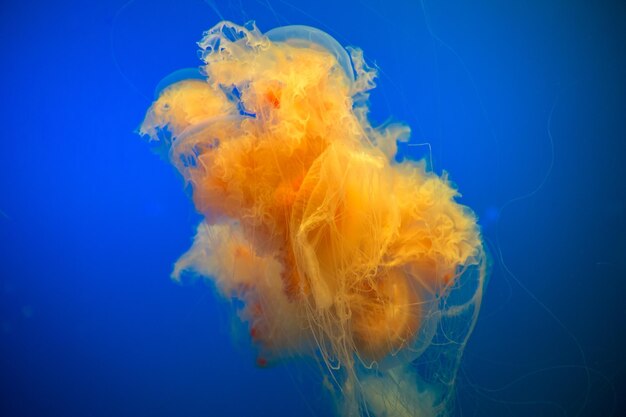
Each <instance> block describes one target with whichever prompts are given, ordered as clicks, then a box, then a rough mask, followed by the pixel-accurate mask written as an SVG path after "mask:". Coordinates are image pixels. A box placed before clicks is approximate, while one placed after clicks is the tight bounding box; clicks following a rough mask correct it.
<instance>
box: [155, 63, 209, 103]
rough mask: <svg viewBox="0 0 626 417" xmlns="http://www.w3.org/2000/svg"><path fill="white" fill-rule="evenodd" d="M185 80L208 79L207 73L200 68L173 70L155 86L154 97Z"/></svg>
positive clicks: (156, 97)
mask: <svg viewBox="0 0 626 417" xmlns="http://www.w3.org/2000/svg"><path fill="white" fill-rule="evenodd" d="M185 80H202V81H206V75H205V74H203V73H202V71H201V70H200V68H181V69H178V70H176V71H173V72H171V73H169V74H168V75H166V76H165V77H163V78H161V81H159V82H158V83H157V86H156V87H155V88H154V99H155V100H157V99H158V98H159V96H160V95H161V92H162V91H163V90H165V89H166V88H168V87H170V86H171V85H173V84H176V83H177V82H180V81H185Z"/></svg>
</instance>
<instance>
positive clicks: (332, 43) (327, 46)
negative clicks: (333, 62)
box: [265, 25, 354, 81]
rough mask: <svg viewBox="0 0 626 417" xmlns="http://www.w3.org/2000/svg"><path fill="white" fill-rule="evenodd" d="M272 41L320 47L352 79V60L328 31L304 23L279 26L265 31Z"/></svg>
mask: <svg viewBox="0 0 626 417" xmlns="http://www.w3.org/2000/svg"><path fill="white" fill-rule="evenodd" d="M265 36H267V38H268V39H269V40H270V41H272V42H285V43H288V44H289V45H293V46H296V47H299V48H322V49H324V50H326V51H328V52H330V53H332V54H333V55H334V56H335V58H336V59H337V62H338V63H339V65H341V68H343V70H344V71H345V73H346V75H347V76H348V78H349V79H350V80H351V81H354V69H353V68H352V60H351V59H350V55H349V54H348V52H347V51H346V49H345V48H344V47H343V46H341V44H340V43H339V42H337V40H336V39H335V38H333V37H332V36H330V35H329V34H328V33H326V32H323V31H321V30H319V29H317V28H314V27H311V26H304V25H290V26H280V27H277V28H274V29H271V30H269V31H267V32H265Z"/></svg>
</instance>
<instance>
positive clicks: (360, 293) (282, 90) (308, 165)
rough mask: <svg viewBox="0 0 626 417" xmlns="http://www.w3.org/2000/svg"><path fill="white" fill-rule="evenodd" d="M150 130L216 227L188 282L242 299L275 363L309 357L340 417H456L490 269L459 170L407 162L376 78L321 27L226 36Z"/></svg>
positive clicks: (176, 79)
mask: <svg viewBox="0 0 626 417" xmlns="http://www.w3.org/2000/svg"><path fill="white" fill-rule="evenodd" d="M198 44H199V46H200V57H201V59H202V61H203V65H202V66H201V67H200V69H199V70H195V69H192V70H182V71H179V72H177V73H175V74H173V75H172V76H170V77H167V78H166V79H165V80H164V81H163V82H161V83H160V85H159V87H158V88H157V97H156V99H155V101H154V103H153V104H152V105H151V107H150V108H149V110H148V112H147V114H146V116H145V119H144V121H143V123H142V125H141V127H140V133H141V134H142V135H145V136H147V137H149V139H150V140H151V141H153V142H154V143H156V144H158V145H159V147H160V149H162V150H163V151H164V152H165V154H166V156H167V158H168V159H169V161H171V163H172V164H173V165H174V166H175V167H176V169H177V170H178V171H179V172H180V174H181V175H182V177H183V178H184V180H185V182H186V184H187V186H188V187H189V188H190V190H191V196H192V199H193V203H194V205H195V208H196V209H197V211H198V212H199V213H201V214H202V216H203V220H202V222H201V223H200V225H199V226H198V228H197V233H196V235H195V238H194V241H193V244H192V246H191V248H190V249H189V250H188V251H187V252H186V253H185V254H184V255H182V256H181V257H180V259H179V260H178V261H177V262H176V263H175V265H174V269H173V272H172V277H173V278H174V279H176V280H180V279H181V277H183V276H185V275H186V274H192V275H195V276H201V277H204V278H206V279H207V280H210V281H211V282H212V283H214V285H215V287H216V288H217V292H218V293H219V295H220V296H222V297H224V298H226V299H229V300H238V302H237V303H236V305H237V306H238V311H237V315H238V317H239V318H240V319H241V321H242V322H243V323H244V325H245V326H247V329H248V331H249V334H250V341H251V342H252V343H253V344H254V346H256V348H257V350H258V354H259V357H258V359H257V363H258V364H259V365H260V366H267V365H268V364H272V363H277V362H280V361H281V360H284V359H286V358H293V357H309V358H313V359H314V360H316V361H318V363H319V364H320V367H319V368H320V373H321V374H323V375H320V378H321V380H323V381H326V382H327V384H326V385H327V387H328V390H329V392H330V393H331V397H332V398H333V399H334V409H335V410H336V412H337V414H338V415H341V416H364V415H368V416H378V417H383V416H398V417H403V416H445V415H449V414H450V413H451V410H452V407H453V403H454V384H455V379H456V374H457V369H458V366H459V362H460V359H461V355H462V352H463V349H464V347H465V345H466V343H467V340H468V337H469V335H470V334H471V332H472V329H473V327H474V324H475V322H476V319H477V315H478V312H479V308H480V303H481V299H482V293H483V289H484V286H485V281H486V277H487V275H488V274H487V272H488V271H487V270H488V262H487V255H486V252H485V249H484V246H483V243H482V238H481V234H480V230H479V227H478V226H477V220H476V217H475V215H474V214H473V212H472V211H471V210H470V209H469V208H467V207H464V206H462V205H460V204H459V203H458V202H457V201H456V198H457V197H458V196H459V194H458V191H457V190H456V188H455V187H454V186H453V185H452V184H451V182H450V181H449V179H448V176H447V174H446V173H444V174H442V175H437V174H436V173H434V172H432V171H430V170H428V169H427V166H426V164H425V163H424V162H421V163H420V162H414V161H406V162H398V161H396V160H395V158H394V157H395V154H396V152H397V144H398V142H402V141H408V140H409V137H410V129H409V127H408V126H406V125H404V124H402V123H387V124H385V125H382V126H374V125H373V124H372V123H371V122H370V121H369V119H368V98H369V93H370V91H371V90H372V89H373V88H374V87H375V77H376V70H375V69H374V68H371V67H370V66H368V65H367V64H366V62H365V60H364V58H363V53H362V51H361V50H360V49H358V48H351V47H348V48H343V47H342V46H341V45H340V44H339V43H338V42H337V41H336V40H334V39H333V38H332V37H331V36H330V35H328V34H326V33H324V32H322V31H320V30H317V29H314V28H311V27H307V26H286V27H279V28H276V29H273V30H270V31H269V32H266V33H262V32H261V31H260V30H259V29H258V28H257V27H256V25H255V24H254V23H253V22H250V23H248V24H246V25H244V26H239V25H236V24H234V23H231V22H227V21H224V22H220V23H219V24H217V25H216V26H214V27H213V28H212V29H210V30H208V31H207V32H205V33H204V37H203V38H202V40H201V41H200V42H199V43H198Z"/></svg>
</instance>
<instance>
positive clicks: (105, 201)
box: [0, 0, 626, 416]
mask: <svg viewBox="0 0 626 417" xmlns="http://www.w3.org/2000/svg"><path fill="white" fill-rule="evenodd" d="M13 3H14V4H11V5H9V4H8V3H7V2H4V3H3V4H2V6H0V7H1V9H0V12H1V16H0V54H1V56H2V65H1V67H0V71H1V74H2V77H1V79H2V82H1V85H2V88H1V91H2V95H1V97H2V101H1V102H0V109H1V111H0V121H1V123H2V127H3V129H2V130H3V132H2V139H1V140H2V142H1V145H2V146H1V148H0V210H1V212H0V284H1V285H0V383H1V387H0V388H1V389H0V415H3V416H52V415H63V416H207V415H255V416H258V415H267V416H280V415H285V416H301V415H302V416H304V415H311V413H309V410H312V412H313V413H317V414H318V415H323V413H324V412H325V411H327V410H326V409H325V408H324V406H322V405H319V401H318V400H319V398H320V397H319V393H318V391H317V388H316V387H315V384H314V383H311V382H310V381H308V380H307V381H304V382H303V383H300V382H298V380H299V379H302V378H305V379H306V377H305V376H303V375H302V374H300V373H299V371H298V370H297V368H298V367H296V366H293V365H290V366H282V367H276V368H272V369H263V370H260V369H257V368H256V367H255V366H254V355H253V353H252V352H251V351H250V350H249V348H248V347H247V344H248V341H247V340H245V338H241V340H238V339H236V340H235V341H234V342H233V338H232V337H231V335H230V334H231V331H230V328H231V319H230V318H229V313H228V308H227V307H226V306H225V305H224V304H222V303H220V302H218V301H216V299H215V297H214V296H213V292H212V290H211V289H210V288H209V287H207V286H205V285H200V284H199V285H195V286H179V285H176V284H174V283H173V282H171V281H170V280H169V278H168V276H169V273H170V271H171V268H172V264H173V262H174V261H175V260H176V259H177V257H178V256H179V255H180V254H182V253H183V251H185V250H186V249H187V247H188V246H189V244H190V242H191V238H192V235H193V230H194V227H195V224H196V223H197V222H198V220H199V218H198V216H197V214H195V213H194V210H193V207H192V204H191V202H190V201H189V199H188V197H187V196H186V194H185V192H184V190H183V184H182V181H181V179H180V178H179V177H178V176H177V174H176V173H175V171H174V170H173V169H172V168H171V167H170V166H169V165H168V164H166V163H165V162H163V161H162V160H160V159H159V158H158V157H157V156H156V155H155V154H154V153H152V152H151V151H150V149H149V146H148V145H147V144H146V143H145V141H143V140H142V139H140V138H139V137H138V136H136V135H135V134H134V133H133V132H134V130H135V128H136V127H137V126H138V125H139V123H140V122H141V120H142V118H143V115H144V113H145V110H146V109H147V107H148V106H149V104H150V100H151V99H152V94H153V89H154V87H155V86H156V84H157V83H158V81H159V80H160V79H161V78H162V77H163V76H165V75H166V74H168V73H169V72H171V71H173V70H175V69H178V68H182V67H190V66H195V65H198V63H199V62H198V60H197V58H196V49H197V47H196V45H195V42H196V41H197V40H199V39H200V37H201V34H202V31H203V30H206V29H208V28H209V27H211V26H212V25H213V24H215V23H216V22H217V21H218V20H219V16H218V12H219V13H220V14H221V15H223V17H225V18H227V19H230V20H233V21H235V22H237V23H244V22H245V21H247V20H250V19H254V20H256V21H257V24H258V26H259V27H260V28H261V29H262V30H264V31H265V30H269V29H270V28H273V27H275V26H280V25H285V24H308V25H312V26H316V27H319V28H321V29H323V30H326V31H327V32H329V33H330V34H331V35H333V36H334V37H336V38H337V39H338V40H339V41H340V42H341V43H342V44H351V45H357V46H360V47H361V48H363V49H364V51H365V56H366V59H367V60H368V61H369V62H370V63H376V64H377V65H378V66H379V68H380V79H379V87H378V88H377V89H376V90H374V92H373V94H372V108H373V115H372V116H373V118H374V119H376V120H379V121H384V120H386V118H387V117H389V116H392V117H393V118H394V119H395V120H404V121H406V122H407V123H409V124H410V125H411V126H412V127H413V130H414V135H413V142H414V143H425V142H428V143H430V145H431V147H432V154H433V157H432V159H433V165H434V169H435V170H437V171H438V172H441V171H442V170H443V169H445V170H447V171H448V172H449V173H450V176H451V178H452V180H453V181H455V182H456V183H457V184H458V186H459V188H460V190H461V192H462V193H463V198H462V200H461V201H462V202H463V203H464V204H468V205H470V206H471V207H473V208H474V209H475V211H476V212H477V214H478V215H479V217H480V222H481V224H482V226H483V230H484V235H485V237H486V239H487V241H488V243H489V247H490V249H491V252H492V254H493V258H494V270H493V275H492V278H491V281H490V283H489V286H488V288H487V292H486V295H485V299H484V305H483V311H482V313H481V316H480V319H479V322H478V325H477V327H476V331H475V333H474V336H473V338H472V339H471V341H470V344H469V346H468V349H467V351H466V355H465V356H464V361H463V364H462V367H461V370H460V374H459V384H458V396H457V398H458V407H457V414H458V415H463V416H470V415H476V416H529V415H532V416H553V415H555V416H609V415H620V414H621V413H623V412H625V410H626V403H625V401H626V400H625V399H624V398H625V396H626V238H625V236H626V168H625V166H626V165H625V163H624V160H625V158H626V152H625V148H626V145H625V141H626V112H625V110H626V101H625V97H626V83H625V82H624V77H625V76H626V27H625V25H624V22H626V9H625V7H624V5H623V4H622V5H619V3H618V2H614V3H610V2H591V1H589V2H577V1H539V0H537V1H529V2H510V1H501V2H496V1H481V2H469V1H468V2H453V1H427V2H425V3H423V4H420V3H419V2H408V1H406V2H402V1H394V0H384V1H379V0H364V1H361V2H343V1H336V0H335V1H327V0H324V1H321V2H313V1H300V0H297V2H296V0H294V2H286V1H282V0H263V1H252V0H242V1H238V0H231V1H223V2H222V1H218V2H216V3H213V6H214V7H211V5H210V4H209V3H207V2H202V1H199V0H197V1H192V0H177V1H160V2H155V1H147V0H136V1H134V2H130V3H126V4H125V3H124V2H123V1H106V2H103V1H87V2H85V1H76V2H39V3H38V2H29V1H25V2H13ZM55 3H56V4H55ZM412 3H414V4H412ZM408 152H409V153H410V154H411V155H412V157H418V156H420V155H428V148H427V147H425V146H417V147H413V148H411V149H409V150H408ZM585 399H586V401H585ZM621 415H624V414H621Z"/></svg>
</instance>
